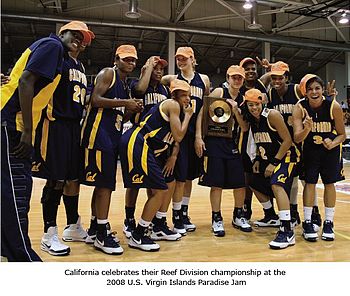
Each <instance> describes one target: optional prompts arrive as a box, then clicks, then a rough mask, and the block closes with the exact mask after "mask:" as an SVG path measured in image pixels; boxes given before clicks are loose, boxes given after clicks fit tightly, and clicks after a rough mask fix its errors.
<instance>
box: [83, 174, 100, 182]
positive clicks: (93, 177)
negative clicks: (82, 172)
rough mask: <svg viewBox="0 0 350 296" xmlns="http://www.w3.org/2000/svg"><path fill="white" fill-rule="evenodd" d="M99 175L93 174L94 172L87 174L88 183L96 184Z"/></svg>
mask: <svg viewBox="0 0 350 296" xmlns="http://www.w3.org/2000/svg"><path fill="white" fill-rule="evenodd" d="M96 175H97V173H95V174H92V172H87V174H86V178H85V179H86V181H88V182H95V177H96Z"/></svg>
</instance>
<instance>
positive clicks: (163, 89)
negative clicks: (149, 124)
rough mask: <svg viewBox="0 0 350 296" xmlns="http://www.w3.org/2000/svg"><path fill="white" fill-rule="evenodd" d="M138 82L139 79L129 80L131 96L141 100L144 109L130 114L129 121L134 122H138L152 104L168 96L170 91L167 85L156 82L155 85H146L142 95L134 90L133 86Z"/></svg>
mask: <svg viewBox="0 0 350 296" xmlns="http://www.w3.org/2000/svg"><path fill="white" fill-rule="evenodd" d="M138 82H139V80H133V81H132V82H131V85H130V89H131V96H132V97H133V98H136V99H142V100H143V106H144V110H143V111H142V112H141V113H136V114H133V115H132V117H131V119H130V121H131V122H132V123H135V124H139V123H140V121H141V120H142V119H143V118H144V116H145V115H146V114H147V113H148V111H149V110H151V108H152V107H153V106H155V105H156V104H158V103H160V102H162V101H164V100H166V99H169V98H170V91H169V89H168V87H167V86H165V85H163V84H161V83H158V84H157V85H156V86H152V85H148V87H147V89H146V92H145V93H144V94H143V95H140V94H138V93H137V92H136V91H135V86H136V84H137V83H138Z"/></svg>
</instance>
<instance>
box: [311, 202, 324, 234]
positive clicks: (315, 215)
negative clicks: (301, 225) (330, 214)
mask: <svg viewBox="0 0 350 296" xmlns="http://www.w3.org/2000/svg"><path fill="white" fill-rule="evenodd" d="M311 221H312V224H314V228H315V231H319V230H320V228H321V225H322V219H321V215H320V213H319V212H318V207H317V206H314V207H313V208H312V214H311Z"/></svg>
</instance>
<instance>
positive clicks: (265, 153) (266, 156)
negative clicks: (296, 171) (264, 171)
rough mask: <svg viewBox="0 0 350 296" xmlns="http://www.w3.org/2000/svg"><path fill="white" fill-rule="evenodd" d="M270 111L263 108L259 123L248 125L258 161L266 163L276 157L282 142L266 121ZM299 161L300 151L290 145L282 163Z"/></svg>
mask: <svg viewBox="0 0 350 296" xmlns="http://www.w3.org/2000/svg"><path fill="white" fill-rule="evenodd" d="M270 111H271V109H268V108H265V109H264V110H263V111H262V113H261V116H260V120H259V122H254V123H252V124H251V125H250V128H251V131H252V134H253V138H254V142H255V144H256V146H257V154H258V159H259V160H262V161H266V162H270V161H271V160H272V159H273V158H275V157H276V154H277V152H278V150H279V149H280V147H281V144H282V142H283V140H282V139H281V137H280V136H279V134H278V132H277V130H276V129H275V128H273V127H272V126H271V125H270V122H269V120H268V116H269V113H270ZM299 160H300V151H299V150H298V149H297V147H296V146H295V145H294V144H292V146H291V147H290V148H289V150H288V151H287V153H286V155H285V156H284V162H286V163H289V162H298V161H299Z"/></svg>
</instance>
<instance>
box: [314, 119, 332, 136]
mask: <svg viewBox="0 0 350 296" xmlns="http://www.w3.org/2000/svg"><path fill="white" fill-rule="evenodd" d="M311 131H312V132H313V133H330V132H332V124H331V123H330V122H329V121H321V122H314V123H313V125H312V130H311Z"/></svg>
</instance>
